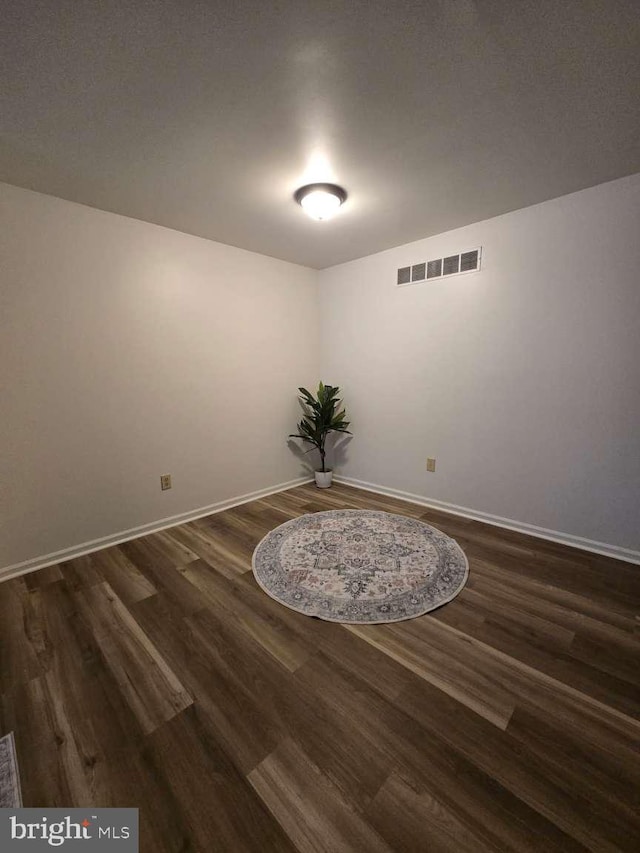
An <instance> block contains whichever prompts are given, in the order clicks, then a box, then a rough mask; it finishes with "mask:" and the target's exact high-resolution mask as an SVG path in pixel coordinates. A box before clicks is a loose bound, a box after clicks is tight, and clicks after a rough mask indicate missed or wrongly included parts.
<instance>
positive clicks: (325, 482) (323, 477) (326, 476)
mask: <svg viewBox="0 0 640 853" xmlns="http://www.w3.org/2000/svg"><path fill="white" fill-rule="evenodd" d="M315 475H316V486H317V487H318V488H319V489H329V488H331V479H332V477H333V471H316V472H315Z"/></svg>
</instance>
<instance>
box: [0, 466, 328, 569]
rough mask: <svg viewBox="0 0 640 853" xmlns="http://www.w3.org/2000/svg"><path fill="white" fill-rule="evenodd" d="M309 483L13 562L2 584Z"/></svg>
mask: <svg viewBox="0 0 640 853" xmlns="http://www.w3.org/2000/svg"><path fill="white" fill-rule="evenodd" d="M309 482H312V480H310V479H309V478H308V477H298V478H296V479H295V480H289V481H288V482H286V483H280V484H279V485H277V486H270V487H269V488H267V489H259V490H258V491H257V492H250V493H249V494H246V495H240V496H238V497H235V498H229V500H226V501H218V502H217V503H214V504H210V505H209V506H202V507H199V508H198V509H194V510H190V511H189V512H183V513H180V514H179V515H172V516H169V517H168V518H161V519H160V520H159V521H151V522H149V524H142V525H140V526H139V527H131V528H130V529H129V530H121V531H119V532H118V533H113V534H111V535H110V536H103V537H101V538H100V539H92V540H91V541H90V542H83V543H82V544H81V545H74V546H72V547H71V548H63V549H62V550H61V551H54V552H53V553H51V554H45V555H43V556H41V557H33V558H32V559H30V560H25V561H24V562H22V563H14V564H13V565H12V566H5V568H3V569H0V582H2V581H5V580H9V579H10V578H15V577H18V576H19V575H26V574H28V573H29V572H35V571H37V570H38V569H45V568H46V567H47V566H54V565H56V563H62V562H64V561H65V560H72V559H73V558H74V557H82V556H84V555H85V554H91V553H92V552H93V551H99V550H100V549H101V548H107V547H108V546H109V545H120V544H121V543H122V542H129V541H130V540H131V539H139V538H140V537H141V536H147V535H148V534H149V533H157V532H158V531H159V530H166V529H167V528H169V527H176V525H178V524H185V523H186V522H187V521H195V520H196V519H197V518H203V517H204V516H205V515H213V514H214V513H216V512H222V511H223V510H225V509H231V507H234V506H240V505H241V504H246V503H249V502H250V501H255V500H257V499H258V498H264V497H267V495H275V494H276V493H277V492H284V491H286V489H292V488H294V486H301V485H302V484H303V483H309Z"/></svg>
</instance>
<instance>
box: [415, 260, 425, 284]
mask: <svg viewBox="0 0 640 853" xmlns="http://www.w3.org/2000/svg"><path fill="white" fill-rule="evenodd" d="M426 268H427V265H426V264H425V263H422V264H414V265H413V266H412V267H411V281H424V277H425V270H426Z"/></svg>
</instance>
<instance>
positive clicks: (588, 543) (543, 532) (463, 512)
mask: <svg viewBox="0 0 640 853" xmlns="http://www.w3.org/2000/svg"><path fill="white" fill-rule="evenodd" d="M334 480H335V482H336V483H344V484H345V486H353V487H354V488H357V489H363V490H364V491H365V492H375V493H376V494H378V495H387V496H388V497H392V498H400V499H401V500H403V501H408V502H409V503H413V504H419V505H420V506H424V507H428V508H430V509H438V510H441V511H442V512H450V513H451V514H452V515H460V516H462V517H463V518H471V519H473V520H474V521H483V522H484V523H485V524H493V525H494V526H495V527H505V528H506V529H507V530H515V531H516V532H517V533H527V534H528V535H529V536H537V537H538V538H539V539H548V540H549V541H551V542H559V543H560V544H561V545H570V546H572V547H573V548H580V549H581V550H583V551H591V552H592V553H593V554H603V555H604V556H605V557H613V558H614V559H616V560H624V561H625V562H627V563H637V564H640V551H632V550H631V549H630V548H621V547H620V546H619V545H609V544H607V543H606V542H596V541H595V540H593V539H584V538H583V537H582V536H573V535H572V534H571V533H561V532H560V531H558V530H548V529H547V528H546V527H536V526H535V524H527V523H526V522H524V521H516V520H515V519H513V518H502V516H499V515H491V514H490V513H488V512H480V511H478V510H475V509H469V507H466V506H457V505H456V504H450V503H445V502H444V501H437V500H433V499H431V498H425V497H422V496H421V495H413V494H411V493H410V492H402V491H400V489H390V488H387V487H386V486H379V485H377V484H376V483H367V482H365V481H363V480H355V479H354V478H353V477H335V476H334Z"/></svg>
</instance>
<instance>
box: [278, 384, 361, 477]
mask: <svg viewBox="0 0 640 853" xmlns="http://www.w3.org/2000/svg"><path fill="white" fill-rule="evenodd" d="M298 391H300V397H299V400H300V402H301V403H302V408H303V410H304V415H303V417H302V420H301V421H300V423H299V424H298V432H297V433H292V434H291V435H290V436H289V438H301V439H302V440H303V441H306V442H308V443H309V444H312V445H313V447H311V448H309V451H308V452H310V451H311V450H313V448H314V447H315V448H317V449H318V450H319V451H320V463H321V467H320V470H318V471H316V472H315V478H316V486H317V487H318V488H319V489H328V488H329V486H330V485H331V480H332V477H333V471H332V470H331V469H328V470H327V468H326V467H325V464H324V463H325V442H326V440H327V436H328V435H329V433H330V432H346V433H349V435H351V433H350V432H349V430H348V429H347V427H348V426H349V421H346V420H345V414H346V412H345V410H344V409H341V408H340V405H341V404H340V398H339V396H338V395H339V393H340V389H339V388H338V387H337V386H336V387H334V386H333V385H323V384H322V382H321V383H320V384H319V385H318V396H317V397H314V396H313V394H310V393H309V391H307V389H306V388H298Z"/></svg>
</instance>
